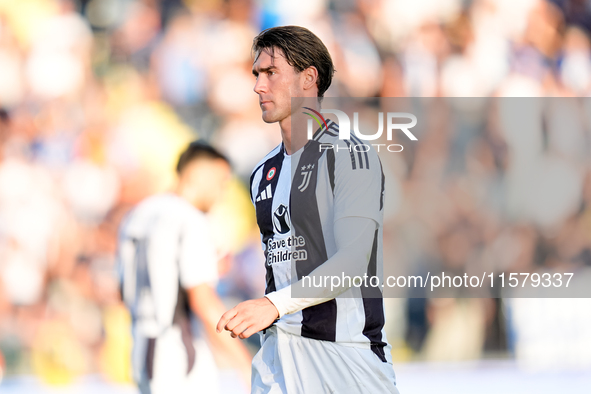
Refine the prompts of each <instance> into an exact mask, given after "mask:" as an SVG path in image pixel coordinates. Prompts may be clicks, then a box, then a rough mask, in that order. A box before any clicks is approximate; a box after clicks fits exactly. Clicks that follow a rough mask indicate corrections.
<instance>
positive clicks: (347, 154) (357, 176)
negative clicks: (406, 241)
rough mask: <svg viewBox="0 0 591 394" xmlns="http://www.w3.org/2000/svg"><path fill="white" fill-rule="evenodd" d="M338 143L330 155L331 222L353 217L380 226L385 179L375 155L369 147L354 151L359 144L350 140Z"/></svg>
mask: <svg viewBox="0 0 591 394" xmlns="http://www.w3.org/2000/svg"><path fill="white" fill-rule="evenodd" d="M338 144H339V146H340V147H339V151H338V152H335V154H334V156H335V159H334V160H335V166H334V221H335V222H336V221H337V220H339V219H341V218H345V217H351V216H357V217H365V218H369V219H373V220H375V221H376V223H378V224H379V225H380V226H381V225H382V221H383V210H382V209H383V201H384V200H383V199H384V186H385V185H384V181H385V180H384V176H383V173H382V166H381V163H380V159H379V157H378V154H377V153H376V151H375V150H374V149H373V148H370V149H369V150H368V151H367V152H357V151H355V149H359V150H363V145H360V144H354V143H353V142H349V141H339V142H338ZM355 146H357V147H361V148H355ZM349 147H350V148H351V151H349ZM365 147H369V146H368V145H365ZM341 148H342V149H341Z"/></svg>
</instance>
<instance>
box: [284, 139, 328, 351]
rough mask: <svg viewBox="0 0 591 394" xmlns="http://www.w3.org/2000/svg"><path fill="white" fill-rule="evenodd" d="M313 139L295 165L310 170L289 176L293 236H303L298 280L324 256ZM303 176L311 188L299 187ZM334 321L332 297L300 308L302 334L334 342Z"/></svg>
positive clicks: (317, 155)
mask: <svg viewBox="0 0 591 394" xmlns="http://www.w3.org/2000/svg"><path fill="white" fill-rule="evenodd" d="M318 147H319V143H318V142H317V141H313V142H311V143H310V144H309V145H307V146H306V147H305V148H304V151H303V152H302V156H301V158H300V161H299V165H302V166H305V167H309V165H313V166H314V167H313V169H312V170H311V172H310V171H302V172H300V171H296V173H295V176H294V178H293V184H292V188H291V190H292V193H291V208H292V212H293V215H292V224H293V232H294V235H295V236H298V235H304V236H305V238H306V245H305V246H304V248H305V249H306V251H307V256H308V258H307V259H306V260H302V261H298V262H297V264H296V271H297V278H298V280H299V279H301V278H302V276H304V275H309V274H310V272H312V271H313V270H314V269H315V268H317V267H318V266H319V265H320V264H322V263H324V262H325V261H326V260H327V259H328V256H327V253H326V244H325V241H324V235H323V233H322V223H321V220H320V213H319V211H318V201H317V198H316V184H317V181H318V167H319V166H318V161H319V159H320V157H321V156H322V154H323V153H324V152H323V151H320V149H318ZM304 177H310V179H309V182H310V184H311V185H313V187H307V188H304V189H303V190H300V189H298V188H297V185H300V184H302V183H303V180H304ZM336 323H337V304H336V300H334V299H332V300H330V301H327V302H324V303H322V304H318V305H314V306H312V307H308V308H305V309H303V310H302V331H301V333H302V336H304V337H307V338H313V339H320V340H325V341H333V342H334V341H335V338H336Z"/></svg>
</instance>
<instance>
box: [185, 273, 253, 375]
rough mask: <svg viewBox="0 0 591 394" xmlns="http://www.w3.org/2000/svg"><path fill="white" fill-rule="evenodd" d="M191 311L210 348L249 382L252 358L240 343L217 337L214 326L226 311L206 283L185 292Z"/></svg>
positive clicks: (214, 292)
mask: <svg viewBox="0 0 591 394" xmlns="http://www.w3.org/2000/svg"><path fill="white" fill-rule="evenodd" d="M187 293H188V296H189V305H190V307H191V310H192V311H193V312H194V313H195V315H197V317H198V318H199V319H200V320H201V321H202V323H203V326H204V327H205V333H206V335H207V339H208V340H209V341H210V343H211V344H212V346H213V347H214V348H216V349H220V350H221V351H223V352H224V354H225V356H227V359H228V360H231V361H232V363H233V364H234V366H235V368H236V369H238V370H239V371H240V372H241V374H242V375H243V377H244V379H245V380H246V381H247V382H250V370H251V361H252V357H251V355H250V353H249V352H248V350H247V349H246V347H245V346H244V345H243V344H242V343H241V342H236V341H234V340H232V338H230V336H228V335H217V334H216V331H215V326H216V324H217V321H218V316H220V315H221V314H222V313H224V311H225V310H226V308H225V306H224V304H223V303H222V301H221V300H220V298H219V297H218V295H217V293H216V291H215V289H214V288H213V287H212V286H211V285H210V284H208V283H202V284H200V285H197V286H194V287H192V288H190V289H188V290H187Z"/></svg>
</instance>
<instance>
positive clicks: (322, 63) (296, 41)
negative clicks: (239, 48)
mask: <svg viewBox="0 0 591 394" xmlns="http://www.w3.org/2000/svg"><path fill="white" fill-rule="evenodd" d="M263 49H270V50H271V51H274V50H275V49H281V51H282V52H283V55H284V56H285V59H286V60H287V63H288V64H289V65H290V66H292V67H293V68H295V69H296V70H297V71H298V72H302V71H304V70H305V69H307V68H308V67H310V66H314V67H316V69H317V70H318V80H317V82H316V84H317V86H318V97H324V92H326V90H327V89H328V88H329V87H330V84H331V82H332V75H333V74H334V72H335V69H334V65H333V63H332V58H331V57H330V53H328V49H326V47H325V46H324V43H323V42H322V41H321V40H320V38H318V37H317V36H316V35H315V34H314V33H312V32H311V31H310V30H308V29H306V28H305V27H301V26H279V27H272V28H270V29H266V30H263V31H262V32H261V33H259V35H258V36H256V37H255V38H254V40H253V43H252V51H253V52H254V54H255V61H256V59H257V58H258V57H259V55H260V52H261V51H262V50H263ZM272 54H273V52H272Z"/></svg>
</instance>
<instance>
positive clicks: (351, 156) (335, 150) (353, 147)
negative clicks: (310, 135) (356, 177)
mask: <svg viewBox="0 0 591 394" xmlns="http://www.w3.org/2000/svg"><path fill="white" fill-rule="evenodd" d="M327 123H328V128H327V129H323V130H322V131H321V132H319V133H318V135H317V136H316V138H315V141H317V142H318V143H319V144H320V149H321V150H323V151H325V152H327V156H330V157H331V160H334V162H335V166H336V167H342V168H345V169H347V168H348V169H350V170H369V171H371V170H372V169H375V170H379V169H381V165H380V159H379V156H378V154H377V152H376V149H375V148H374V147H373V146H372V144H371V143H368V142H367V141H363V140H361V139H360V138H359V137H357V136H356V135H355V133H354V132H353V131H351V132H350V135H349V138H346V139H341V138H340V135H339V126H338V124H337V123H335V122H333V121H327Z"/></svg>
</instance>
